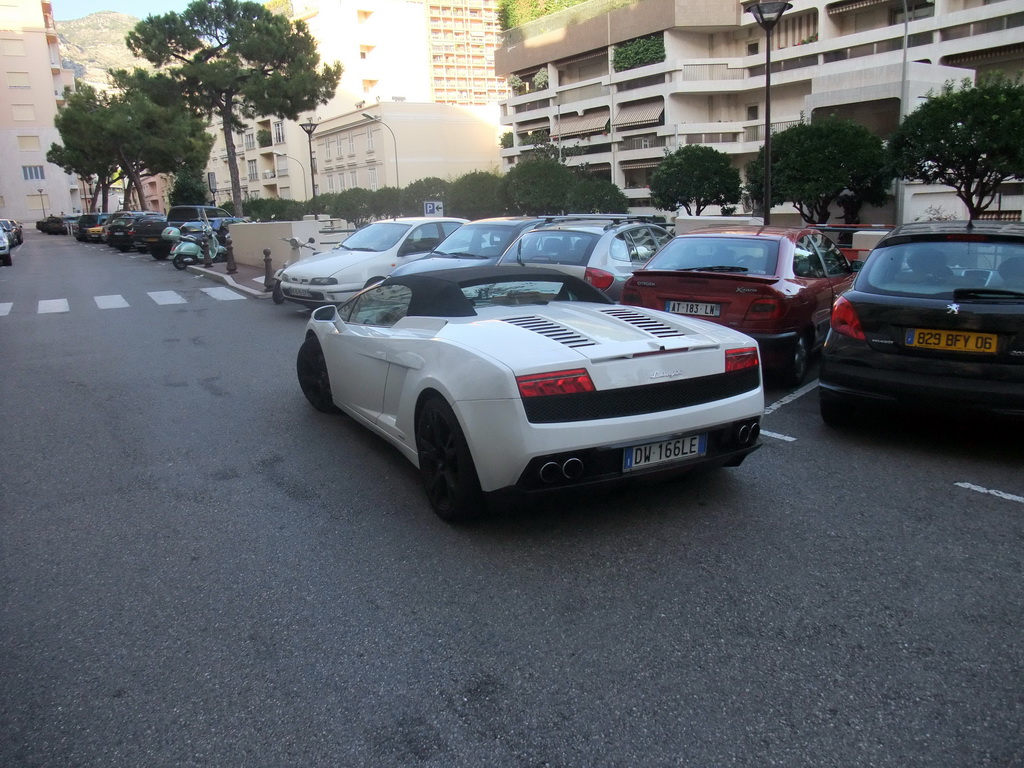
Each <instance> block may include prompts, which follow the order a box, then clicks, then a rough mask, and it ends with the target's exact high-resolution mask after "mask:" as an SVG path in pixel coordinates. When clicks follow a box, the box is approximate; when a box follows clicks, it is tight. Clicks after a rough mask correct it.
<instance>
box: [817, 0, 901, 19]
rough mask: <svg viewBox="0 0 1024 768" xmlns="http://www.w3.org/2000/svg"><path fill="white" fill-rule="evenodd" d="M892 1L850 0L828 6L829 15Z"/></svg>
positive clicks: (887, 3)
mask: <svg viewBox="0 0 1024 768" xmlns="http://www.w3.org/2000/svg"><path fill="white" fill-rule="evenodd" d="M892 2H893V0H849V2H845V3H835V4H833V5H830V6H828V15H829V16H835V15H836V14H837V13H846V12H847V11H859V10H860V9H861V8H870V7H871V6H873V5H889V4H890V3H892Z"/></svg>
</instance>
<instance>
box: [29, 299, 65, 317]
mask: <svg viewBox="0 0 1024 768" xmlns="http://www.w3.org/2000/svg"><path fill="white" fill-rule="evenodd" d="M36 311H37V312H38V314H40V315H43V314H47V313H50V312H70V311H71V308H70V307H69V306H68V300H67V299H43V300H41V301H40V302H39V309H38V310H36Z"/></svg>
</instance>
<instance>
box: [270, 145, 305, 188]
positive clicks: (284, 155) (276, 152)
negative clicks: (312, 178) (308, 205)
mask: <svg viewBox="0 0 1024 768" xmlns="http://www.w3.org/2000/svg"><path fill="white" fill-rule="evenodd" d="M274 154H275V155H277V156H278V157H287V158H288V159H289V160H291V161H293V162H294V163H295V164H296V165H297V166H299V170H300V171H302V194H306V169H305V168H304V167H303V166H302V163H300V162H299V161H298V160H296V159H295V158H294V157H292V156H291V155H286V154H285V153H284V152H278V151H276V150H275V151H274Z"/></svg>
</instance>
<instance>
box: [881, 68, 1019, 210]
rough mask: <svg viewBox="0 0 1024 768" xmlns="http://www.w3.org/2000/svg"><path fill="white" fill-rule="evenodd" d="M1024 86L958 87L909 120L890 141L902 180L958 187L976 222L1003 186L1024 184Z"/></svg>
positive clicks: (949, 86)
mask: <svg viewBox="0 0 1024 768" xmlns="http://www.w3.org/2000/svg"><path fill="white" fill-rule="evenodd" d="M1022 126H1024V85H1022V83H1021V80H1020V77H1019V76H1018V78H1017V79H1016V80H1010V79H1009V78H1007V77H1006V76H1005V75H1002V74H999V73H994V74H991V75H988V76H982V77H980V78H979V79H978V84H977V85H974V86H972V85H971V82H970V80H964V81H962V82H961V84H960V87H959V88H956V87H955V86H954V84H953V83H952V82H948V83H946V84H945V86H943V88H942V92H941V93H940V94H937V95H935V94H933V95H931V96H930V97H929V98H928V100H927V101H925V102H924V103H923V104H922V105H921V106H919V107H918V108H917V109H915V110H914V111H913V112H911V113H910V114H909V115H907V116H906V117H905V118H904V119H903V122H902V123H901V124H900V125H899V127H898V128H897V129H896V131H895V133H893V135H892V136H891V137H890V139H889V153H890V157H891V161H892V166H893V169H894V170H895V173H896V175H897V176H899V177H900V178H902V179H907V180H908V181H920V182H923V183H925V184H944V185H946V186H948V187H952V188H953V189H954V190H955V192H956V196H957V197H959V198H960V199H961V200H962V201H963V203H964V205H966V206H967V210H968V212H969V214H970V217H971V218H972V219H973V218H976V217H977V216H978V214H980V213H981V212H982V211H984V210H985V209H987V208H988V207H989V206H990V205H991V204H992V202H993V201H994V200H995V196H996V192H997V191H998V188H999V185H1000V184H1002V183H1003V182H1004V181H1006V180H1007V179H1011V178H1018V179H1020V178H1024V138H1022Z"/></svg>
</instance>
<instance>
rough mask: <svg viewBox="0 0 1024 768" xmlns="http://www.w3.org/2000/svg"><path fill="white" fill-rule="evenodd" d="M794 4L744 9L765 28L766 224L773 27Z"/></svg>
mask: <svg viewBox="0 0 1024 768" xmlns="http://www.w3.org/2000/svg"><path fill="white" fill-rule="evenodd" d="M792 7H793V6H792V5H790V4H789V3H777V2H770V3H764V2H754V3H747V4H746V5H745V6H744V8H743V10H744V11H745V12H746V13H749V14H751V15H752V16H753V17H754V20H755V21H756V22H757V24H758V26H759V27H761V29H763V30H764V34H765V42H764V215H763V218H764V224H765V226H768V225H769V224H771V219H772V29H774V27H775V25H776V24H778V23H779V19H781V18H782V14H784V13H785V12H786V11H788V10H789V9H790V8H792Z"/></svg>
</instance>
